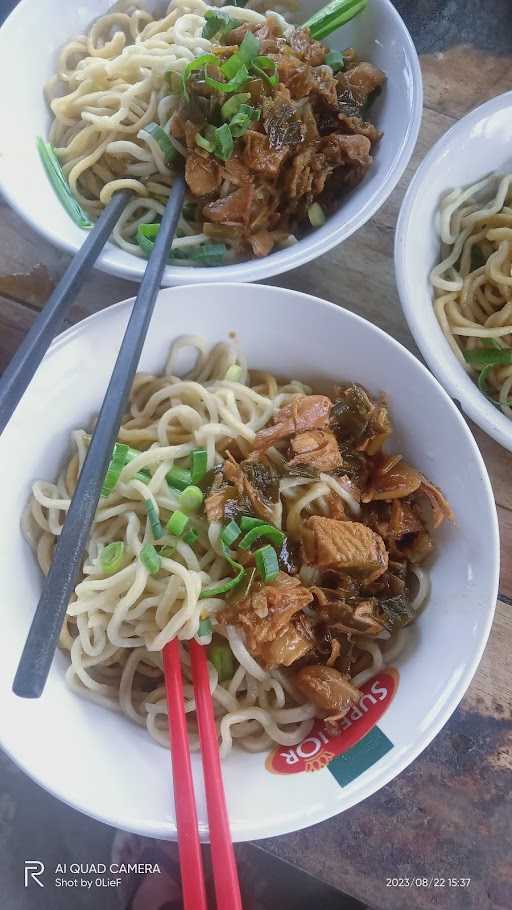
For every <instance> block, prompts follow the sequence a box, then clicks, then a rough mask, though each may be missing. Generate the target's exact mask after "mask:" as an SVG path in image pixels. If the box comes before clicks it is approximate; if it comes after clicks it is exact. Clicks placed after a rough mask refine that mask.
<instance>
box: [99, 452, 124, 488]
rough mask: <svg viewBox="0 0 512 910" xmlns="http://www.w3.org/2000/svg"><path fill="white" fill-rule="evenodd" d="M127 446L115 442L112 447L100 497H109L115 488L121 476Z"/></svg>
mask: <svg viewBox="0 0 512 910" xmlns="http://www.w3.org/2000/svg"><path fill="white" fill-rule="evenodd" d="M128 449H129V446H127V445H125V444H124V443H122V442H116V444H115V446H114V451H113V453H112V458H111V459H110V464H109V466H108V468H107V473H106V474H105V480H104V481H103V486H102V488H101V495H102V496H110V494H111V493H112V492H113V491H114V489H115V487H116V486H117V483H118V480H119V477H120V476H121V471H122V470H123V468H124V466H125V464H126V455H127V453H128Z"/></svg>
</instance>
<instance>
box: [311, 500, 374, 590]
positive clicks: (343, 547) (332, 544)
mask: <svg viewBox="0 0 512 910" xmlns="http://www.w3.org/2000/svg"><path fill="white" fill-rule="evenodd" d="M303 542H304V550H305V555H306V559H307V561H308V562H309V563H311V564H312V565H315V566H317V567H318V568H320V569H337V570H340V571H342V572H347V573H348V574H350V575H354V576H356V577H358V578H361V579H364V580H365V581H366V582H367V583H369V582H371V581H374V580H375V579H376V578H378V577H379V575H382V573H383V572H385V571H386V569H387V566H388V554H387V551H386V547H385V546H384V541H383V540H382V537H380V535H379V534H376V533H375V531H372V530H371V529H370V528H367V527H366V525H364V524H361V522H359V521H336V520H334V519H332V518H323V517H322V516H320V515H313V516H312V517H311V518H308V519H307V520H306V521H305V522H304V536H303Z"/></svg>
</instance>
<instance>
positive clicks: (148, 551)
mask: <svg viewBox="0 0 512 910" xmlns="http://www.w3.org/2000/svg"><path fill="white" fill-rule="evenodd" d="M139 559H140V561H141V563H142V565H143V566H144V568H145V569H147V570H148V572H149V574H150V575H156V574H157V572H159V571H160V566H161V565H162V560H161V559H160V556H159V555H158V553H157V551H156V550H155V548H154V546H153V544H152V543H146V544H144V546H143V547H142V550H141V551H140V553H139Z"/></svg>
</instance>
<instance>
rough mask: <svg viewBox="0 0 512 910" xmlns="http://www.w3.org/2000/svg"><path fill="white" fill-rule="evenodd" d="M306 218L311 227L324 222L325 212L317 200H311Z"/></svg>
mask: <svg viewBox="0 0 512 910" xmlns="http://www.w3.org/2000/svg"><path fill="white" fill-rule="evenodd" d="M308 218H309V220H310V222H311V224H312V225H313V227H322V225H323V224H325V212H324V210H323V208H322V206H321V205H320V203H319V202H313V203H312V205H310V206H309V208H308Z"/></svg>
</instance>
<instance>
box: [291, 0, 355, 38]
mask: <svg viewBox="0 0 512 910" xmlns="http://www.w3.org/2000/svg"><path fill="white" fill-rule="evenodd" d="M366 5H367V0H332V2H331V3H328V4H327V6H323V7H322V9H319V10H318V12H316V13H313V15H312V16H310V18H309V19H308V20H307V22H305V23H304V25H305V26H306V28H309V31H310V33H311V37H312V38H315V39H316V40H319V39H321V38H325V37H326V36H327V35H330V34H331V33H332V32H334V31H336V29H338V28H341V26H342V25H345V23H346V22H349V21H350V19H353V18H354V16H357V15H358V14H359V13H361V12H362V11H363V10H364V9H365V7H366Z"/></svg>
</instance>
